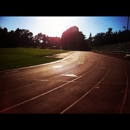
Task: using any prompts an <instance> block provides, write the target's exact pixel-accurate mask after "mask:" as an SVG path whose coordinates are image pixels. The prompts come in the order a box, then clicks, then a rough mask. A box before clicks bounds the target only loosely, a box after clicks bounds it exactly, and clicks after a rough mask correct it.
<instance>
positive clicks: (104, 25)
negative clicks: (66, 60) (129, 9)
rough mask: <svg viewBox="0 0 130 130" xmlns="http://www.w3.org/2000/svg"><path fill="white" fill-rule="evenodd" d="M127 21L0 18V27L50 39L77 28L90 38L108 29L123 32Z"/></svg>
mask: <svg viewBox="0 0 130 130" xmlns="http://www.w3.org/2000/svg"><path fill="white" fill-rule="evenodd" d="M127 21H128V16H57V17H56V16H54V17H52V16H5V17H4V16H1V17H0V27H2V28H4V27H6V28H7V29H8V32H9V31H11V30H13V31H15V30H16V29H17V28H19V29H27V30H29V31H30V32H32V33H33V36H35V35H37V34H38V33H42V34H45V35H47V36H50V37H51V36H52V37H55V36H57V37H61V36H62V33H63V32H64V31H65V30H67V29H68V28H70V27H72V26H77V27H78V28H79V31H81V32H82V33H83V34H84V35H85V36H86V38H88V37H89V35H90V33H91V34H92V36H95V35H96V34H97V33H101V32H104V33H106V32H107V31H108V28H112V32H116V31H117V32H118V31H119V30H121V31H123V30H124V28H123V26H126V28H127ZM128 29H129V30H130V18H129V28H128Z"/></svg>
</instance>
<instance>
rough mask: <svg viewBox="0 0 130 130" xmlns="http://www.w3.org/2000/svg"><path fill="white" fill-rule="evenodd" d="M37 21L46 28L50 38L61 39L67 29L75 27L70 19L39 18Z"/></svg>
mask: <svg viewBox="0 0 130 130" xmlns="http://www.w3.org/2000/svg"><path fill="white" fill-rule="evenodd" d="M37 21H38V24H39V26H41V27H44V29H45V28H46V30H47V32H46V34H47V35H49V36H50V35H51V36H60V37H61V35H62V33H63V32H64V31H65V30H66V29H68V28H69V27H71V26H73V25H74V22H73V20H72V18H70V17H37ZM43 32H44V30H43Z"/></svg>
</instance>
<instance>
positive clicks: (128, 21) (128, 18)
mask: <svg viewBox="0 0 130 130" xmlns="http://www.w3.org/2000/svg"><path fill="white" fill-rule="evenodd" d="M128 28H129V16H128V20H127V30H128Z"/></svg>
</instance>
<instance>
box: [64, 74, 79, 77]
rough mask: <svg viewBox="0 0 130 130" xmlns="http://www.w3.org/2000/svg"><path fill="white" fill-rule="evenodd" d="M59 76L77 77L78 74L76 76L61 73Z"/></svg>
mask: <svg viewBox="0 0 130 130" xmlns="http://www.w3.org/2000/svg"><path fill="white" fill-rule="evenodd" d="M61 76H70V77H78V76H77V75H75V74H62V75H61Z"/></svg>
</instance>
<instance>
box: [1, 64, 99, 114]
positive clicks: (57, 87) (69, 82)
mask: <svg viewBox="0 0 130 130" xmlns="http://www.w3.org/2000/svg"><path fill="white" fill-rule="evenodd" d="M97 65H98V62H97V64H96V65H95V66H94V67H93V68H92V69H90V70H89V71H88V72H86V73H84V74H83V75H81V76H79V77H77V78H75V79H73V80H71V81H68V82H67V83H65V84H62V85H60V86H59V87H56V88H54V89H51V90H49V91H47V92H45V93H42V94H40V95H38V96H35V97H33V98H31V99H28V100H26V101H23V102H21V103H18V104H16V105H13V106H11V107H8V108H6V109H3V110H1V111H0V113H2V112H4V111H7V110H10V109H12V108H15V107H17V106H20V105H22V104H25V103H27V102H29V101H32V100H34V99H36V98H39V97H41V96H43V95H46V94H48V93H50V92H52V91H54V90H57V89H59V88H61V87H63V86H65V85H67V84H69V83H71V82H74V81H75V80H77V79H79V78H81V77H83V76H85V75H86V74H88V73H89V72H91V71H92V70H94V69H95V68H96V67H97Z"/></svg>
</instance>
